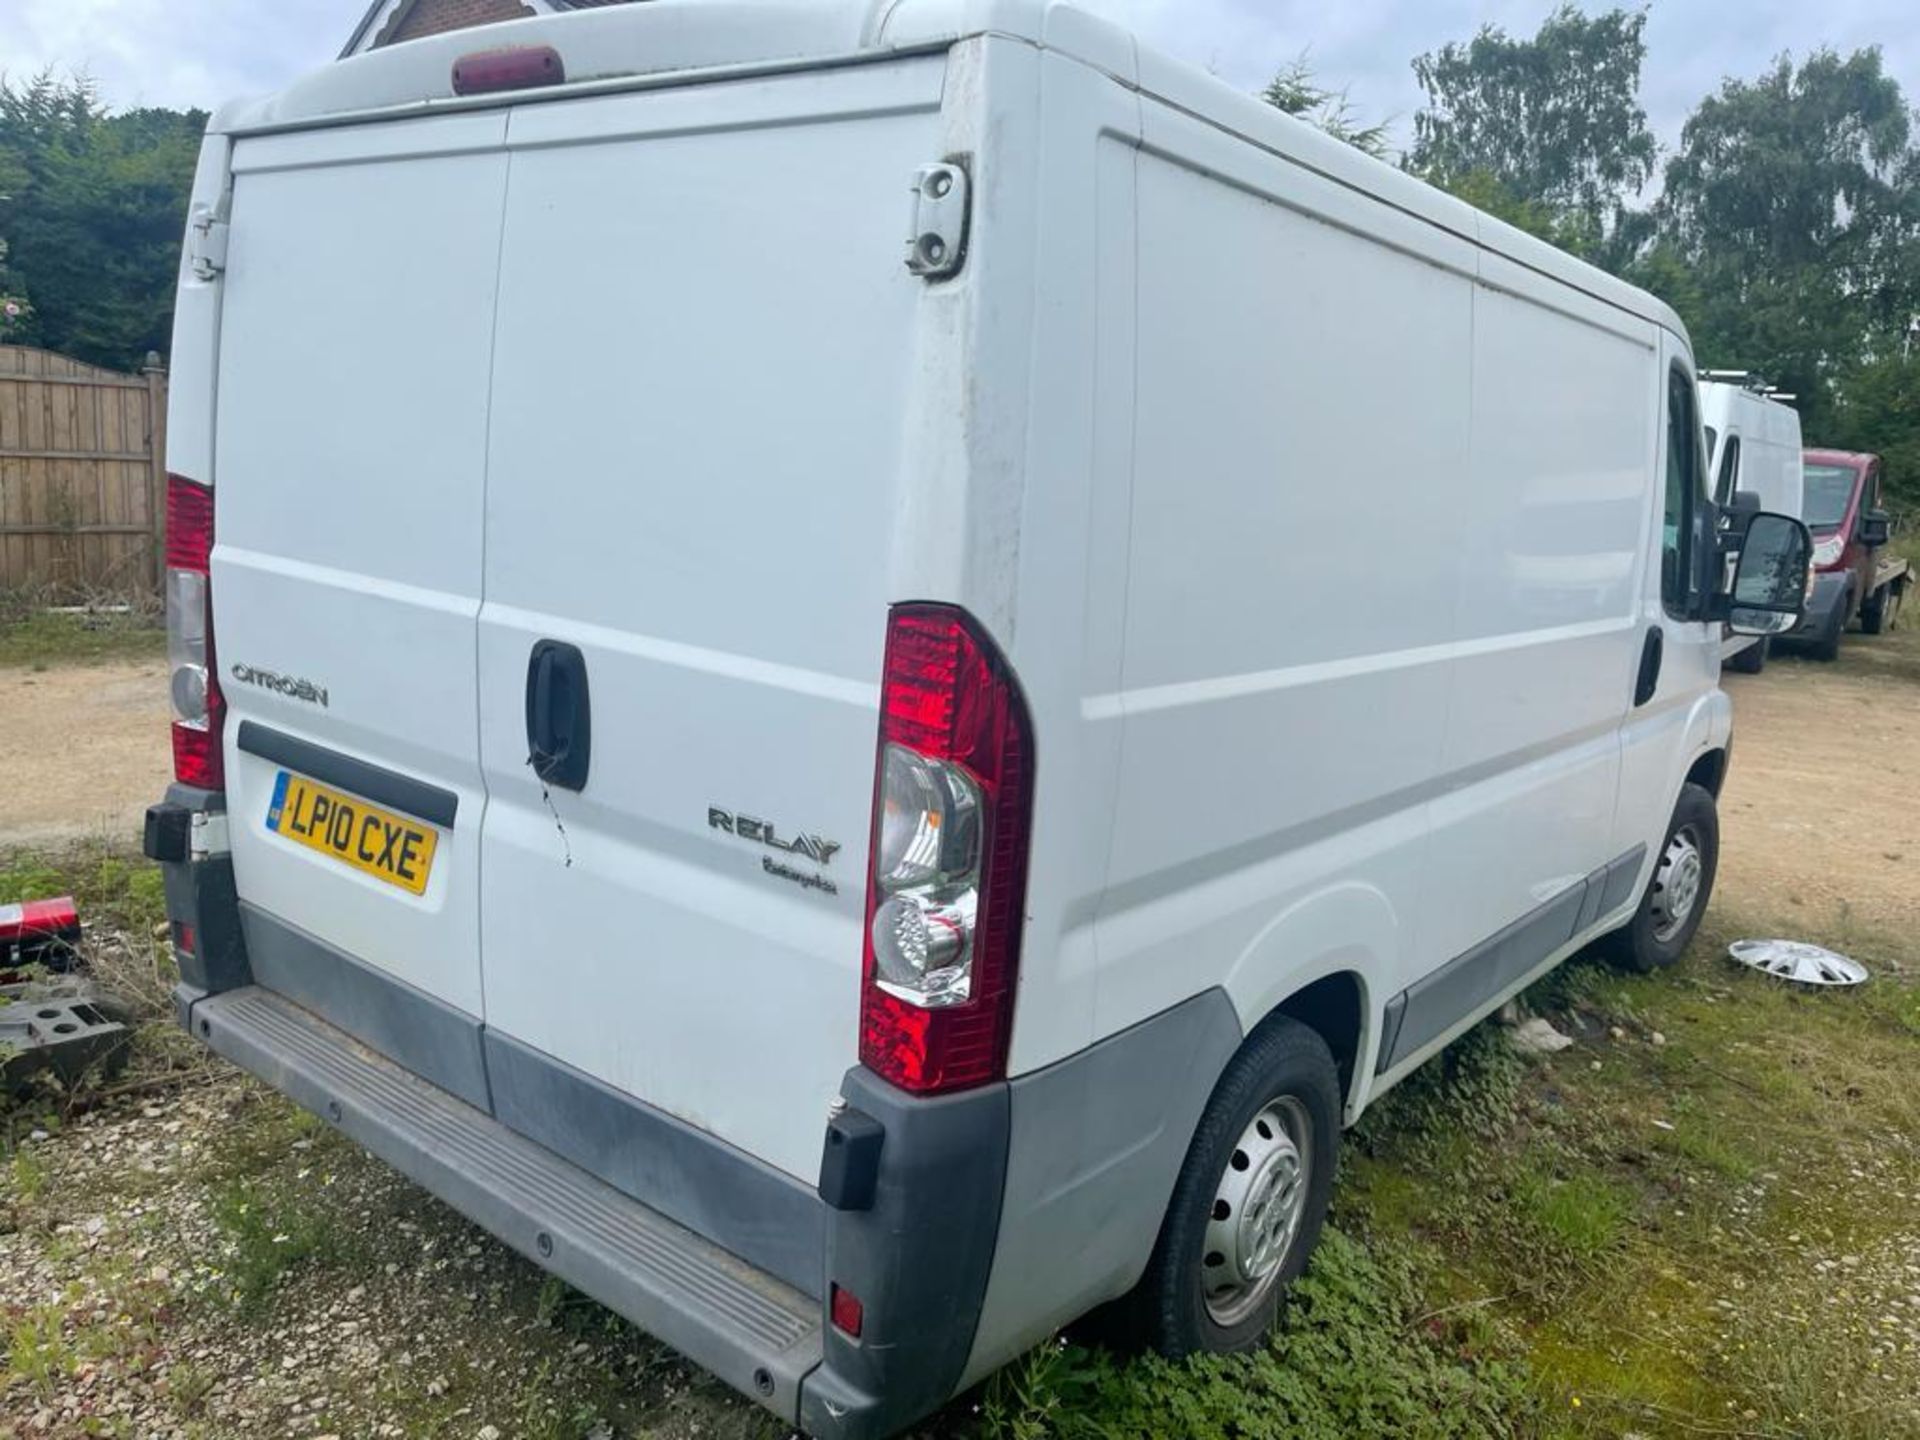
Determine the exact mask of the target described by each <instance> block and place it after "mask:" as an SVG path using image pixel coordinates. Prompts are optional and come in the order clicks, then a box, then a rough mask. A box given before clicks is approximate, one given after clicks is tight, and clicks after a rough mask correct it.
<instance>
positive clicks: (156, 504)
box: [140, 350, 167, 600]
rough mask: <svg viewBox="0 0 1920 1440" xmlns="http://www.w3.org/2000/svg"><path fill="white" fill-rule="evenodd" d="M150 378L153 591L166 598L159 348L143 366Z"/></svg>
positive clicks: (163, 386)
mask: <svg viewBox="0 0 1920 1440" xmlns="http://www.w3.org/2000/svg"><path fill="white" fill-rule="evenodd" d="M140 373H141V374H143V375H145V376H146V377H147V454H148V458H149V463H148V471H147V473H148V477H149V478H148V482H147V491H148V498H147V510H148V513H149V514H150V515H151V516H152V517H153V591H154V594H156V595H158V596H160V598H161V599H163V600H164V599H165V598H166V584H167V562H166V553H167V548H166V547H167V366H166V362H165V361H163V360H162V359H161V358H160V352H159V351H158V350H149V351H148V352H147V363H146V364H145V365H143V366H141V367H140Z"/></svg>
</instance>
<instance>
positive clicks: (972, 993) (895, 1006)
mask: <svg viewBox="0 0 1920 1440" xmlns="http://www.w3.org/2000/svg"><path fill="white" fill-rule="evenodd" d="M1032 769H1033V744H1032V733H1031V728H1030V725H1029V722H1028V717H1027V713H1026V706H1025V704H1024V702H1023V701H1022V700H1021V697H1020V693H1019V691H1018V689H1017V688H1016V687H1015V685H1014V681H1013V676H1012V673H1011V672H1010V671H1009V670H1008V668H1007V665H1006V663H1005V662H1004V661H1003V660H1002V659H1001V657H1000V655H999V653H998V652H997V651H996V650H995V649H994V648H993V646H992V644H991V642H990V641H988V640H987V639H986V637H985V636H983V635H982V634H981V633H980V631H979V629H978V627H977V626H975V625H974V623H973V622H972V621H971V620H970V619H969V618H968V617H967V616H966V615H965V614H963V613H962V612H960V611H959V610H956V609H952V608H950V607H947V606H939V605H902V606H898V607H896V608H895V609H894V611H893V612H892V616H891V618H890V620H889V624H888V629H887V657H886V667H885V675H884V678H883V681H882V687H881V697H880V752H879V758H878V762H877V765H876V770H877V775H876V778H875V786H874V791H875V794H874V816H873V866H872V877H871V881H870V883H869V886H868V900H867V935H866V954H865V965H864V977H865V981H864V985H863V986H862V994H861V1012H860V1059H861V1062H862V1063H863V1064H864V1065H866V1067H867V1068H868V1069H869V1070H871V1071H873V1072H874V1073H875V1074H876V1075H879V1076H880V1077H881V1078H883V1079H885V1080H888V1081H890V1082H892V1083H893V1084H895V1085H898V1086H899V1087H900V1088H902V1089H904V1090H910V1091H914V1092H916V1093H920V1094H927V1093H932V1092H937V1091H945V1090H958V1089H964V1088H966V1087H968V1086H972V1085H981V1084H984V1083H986V1082H987V1081H990V1080H995V1079H998V1078H999V1077H1000V1076H1002V1075H1004V1074H1005V1073H1006V1061H1007V1042H1008V1040H1009V1038H1010V1036H1011V1034H1012V1030H1013V998H1014V978H1015V972H1016V969H1017V967H1018V964H1019V953H1020V928H1021V919H1022V912H1023V908H1024V906H1025V903H1026V872H1027V846H1028V829H1029V819H1030V815H1031V810H1032V782H1033V775H1032Z"/></svg>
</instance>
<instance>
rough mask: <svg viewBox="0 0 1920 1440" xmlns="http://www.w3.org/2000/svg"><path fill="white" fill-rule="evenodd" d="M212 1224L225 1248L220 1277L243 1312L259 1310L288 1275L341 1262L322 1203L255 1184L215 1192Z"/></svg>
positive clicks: (331, 1219)
mask: <svg viewBox="0 0 1920 1440" xmlns="http://www.w3.org/2000/svg"><path fill="white" fill-rule="evenodd" d="M213 1221H214V1224H215V1226H216V1227H217V1228H218V1229H219V1231H220V1234H221V1238H222V1241H223V1242H224V1255H223V1259H222V1265H221V1272H222V1275H223V1277H224V1278H225V1280H226V1282H227V1288H228V1293H229V1294H230V1295H231V1296H232V1298H233V1300H234V1302H235V1304H236V1305H238V1306H239V1308H240V1309H241V1310H242V1311H251V1310H257V1309H259V1308H260V1307H261V1306H262V1305H263V1304H264V1303H265V1302H266V1300H267V1299H268V1297H269V1296H271V1295H272V1293H273V1291H274V1289H275V1288H276V1287H277V1286H278V1285H279V1284H280V1283H281V1281H282V1279H283V1278H285V1276H286V1275H287V1274H288V1272H290V1271H292V1270H294V1269H295V1268H296V1267H298V1266H300V1265H303V1264H305V1263H307V1262H309V1261H320V1262H324V1261H326V1260H329V1259H333V1258H337V1256H338V1255H339V1252H340V1248H341V1246H340V1241H339V1233H338V1230H337V1228H336V1225H335V1222H334V1217H333V1215H332V1213H331V1212H330V1210H329V1209H328V1208H327V1207H326V1206H325V1205H324V1204H323V1203H315V1202H314V1201H312V1200H311V1199H310V1198H308V1197H304V1196H299V1197H297V1196H293V1195H289V1194H286V1193H283V1192H282V1191H281V1190H279V1189H278V1188H276V1187H271V1186H268V1185H264V1184H260V1183H256V1182H254V1181H251V1180H236V1181H233V1182H231V1183H229V1184H228V1185H226V1186H224V1187H223V1188H221V1189H220V1190H218V1191H216V1192H215V1194H214V1197H213Z"/></svg>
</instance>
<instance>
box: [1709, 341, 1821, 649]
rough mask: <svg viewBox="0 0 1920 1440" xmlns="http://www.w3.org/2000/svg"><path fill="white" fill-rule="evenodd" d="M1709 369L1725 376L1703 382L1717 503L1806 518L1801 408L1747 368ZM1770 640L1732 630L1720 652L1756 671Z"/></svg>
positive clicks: (1728, 508) (1725, 509) (1729, 509)
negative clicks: (1741, 370) (1754, 378)
mask: <svg viewBox="0 0 1920 1440" xmlns="http://www.w3.org/2000/svg"><path fill="white" fill-rule="evenodd" d="M1707 373H1708V376H1710V377H1712V376H1720V377H1723V378H1707V379H1702V380H1701V382H1700V421H1701V424H1702V425H1703V426H1704V427H1705V432H1704V433H1705V435H1706V442H1707V473H1708V475H1710V476H1712V477H1713V479H1712V484H1713V500H1714V504H1715V505H1717V506H1719V507H1721V509H1722V511H1723V512H1729V513H1730V512H1733V511H1735V510H1736V509H1737V508H1738V505H1737V502H1736V497H1740V500H1741V501H1743V502H1744V503H1745V504H1746V505H1747V506H1748V507H1758V508H1759V509H1761V510H1766V511H1770V512H1772V513H1774V514H1777V515H1791V516H1792V517H1793V518H1794V519H1796V520H1804V519H1805V518H1806V516H1805V515H1804V514H1803V513H1802V504H1803V494H1804V491H1805V484H1806V482H1805V478H1804V476H1803V474H1802V471H1801V439H1800V412H1799V411H1797V410H1795V409H1794V408H1793V407H1792V406H1791V405H1789V404H1786V403H1785V401H1784V400H1782V399H1780V398H1778V397H1777V396H1776V394H1775V393H1774V392H1772V391H1769V390H1764V389H1759V388H1756V387H1755V386H1754V384H1753V383H1752V381H1751V380H1750V378H1749V377H1747V376H1745V375H1743V374H1739V373H1737V372H1727V371H1709V372H1707ZM1771 643H1772V642H1771V640H1770V639H1769V637H1767V636H1765V635H1758V636H1756V635H1729V636H1728V637H1727V638H1726V640H1725V641H1724V642H1723V643H1722V645H1721V650H1720V658H1721V661H1722V663H1723V664H1725V665H1726V666H1727V667H1728V668H1730V669H1733V670H1739V671H1743V672H1745V673H1747V674H1750V675H1751V674H1757V673H1759V671H1761V670H1762V669H1764V668H1765V667H1766V663H1767V651H1768V648H1769V646H1770V645H1771Z"/></svg>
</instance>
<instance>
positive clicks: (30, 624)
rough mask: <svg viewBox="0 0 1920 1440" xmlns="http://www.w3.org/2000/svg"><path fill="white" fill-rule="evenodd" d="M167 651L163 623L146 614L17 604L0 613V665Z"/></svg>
mask: <svg viewBox="0 0 1920 1440" xmlns="http://www.w3.org/2000/svg"><path fill="white" fill-rule="evenodd" d="M166 653H167V632H166V628H165V626H164V625H162V624H161V623H160V622H159V620H158V619H156V618H155V617H154V616H152V615H149V614H144V613H131V614H115V613H111V612H93V613H87V614H80V615H66V614H54V613H51V612H49V611H46V610H29V609H21V610H18V611H16V612H14V613H12V614H11V615H10V616H7V615H0V669H7V668H20V669H27V670H47V669H51V668H52V667H54V666H56V665H99V664H103V663H105V662H108V661H113V660H158V659H160V658H161V657H162V656H164V655H165V654H166Z"/></svg>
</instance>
